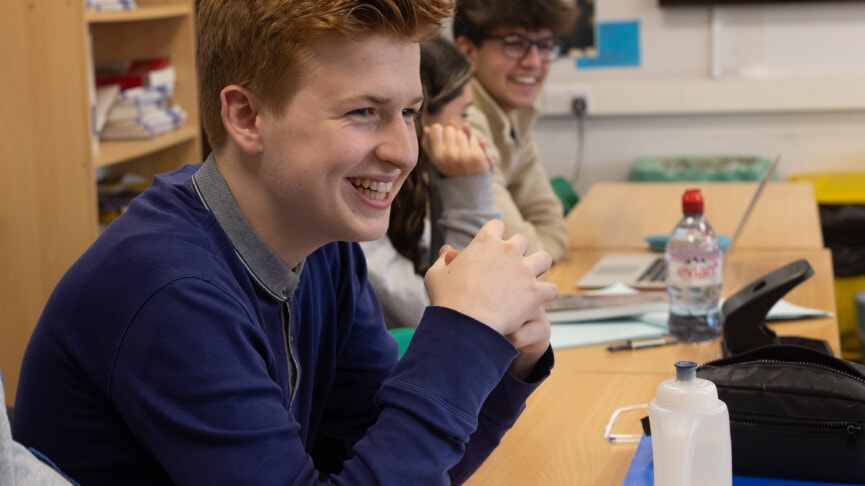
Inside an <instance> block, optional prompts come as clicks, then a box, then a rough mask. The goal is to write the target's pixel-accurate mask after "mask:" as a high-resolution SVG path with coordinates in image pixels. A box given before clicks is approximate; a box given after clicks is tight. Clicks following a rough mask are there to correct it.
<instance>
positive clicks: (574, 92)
mask: <svg viewBox="0 0 865 486" xmlns="http://www.w3.org/2000/svg"><path fill="white" fill-rule="evenodd" d="M589 91H590V88H589V86H586V85H583V84H578V83H566V82H557V83H547V86H546V88H545V89H544V92H545V100H546V103H545V105H544V115H547V116H574V115H575V114H577V112H575V110H574V108H575V107H574V101H575V100H576V99H578V98H580V99H582V100H583V103H582V107H583V112H582V113H581V114H582V115H585V114H587V113H588V111H587V110H588V106H589V102H590V100H589V98H590V92H589Z"/></svg>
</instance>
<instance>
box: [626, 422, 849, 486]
mask: <svg viewBox="0 0 865 486" xmlns="http://www.w3.org/2000/svg"><path fill="white" fill-rule="evenodd" d="M654 483H655V470H654V468H653V465H652V437H650V436H647V435H643V437H642V438H641V439H640V445H638V446H637V451H636V452H635V453H634V458H633V459H632V460H631V466H630V467H629V468H628V473H627V474H626V475H625V481H624V482H623V483H622V486H652V485H654ZM733 486H844V485H843V484H839V483H821V482H814V481H801V480H798V479H778V478H760V477H755V476H741V475H738V474H734V475H733Z"/></svg>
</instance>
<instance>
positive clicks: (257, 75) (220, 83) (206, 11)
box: [196, 0, 453, 149]
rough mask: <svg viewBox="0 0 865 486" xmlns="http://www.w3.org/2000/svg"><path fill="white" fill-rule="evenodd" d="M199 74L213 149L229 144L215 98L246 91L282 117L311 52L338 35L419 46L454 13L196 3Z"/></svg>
mask: <svg viewBox="0 0 865 486" xmlns="http://www.w3.org/2000/svg"><path fill="white" fill-rule="evenodd" d="M197 8H198V20H197V30H198V32H197V50H196V68H197V70H198V81H199V89H198V92H199V104H200V108H201V119H202V124H203V126H204V132H205V134H206V135H207V139H208V142H209V144H210V146H211V147H213V148H214V149H219V148H221V147H222V146H223V145H224V144H225V142H226V138H227V135H226V132H225V128H224V127H223V125H222V117H221V114H220V111H221V103H220V99H219V94H220V92H221V91H222V89H223V88H224V87H226V86H229V85H233V84H236V85H239V86H243V87H244V88H246V89H248V90H249V91H250V92H252V93H253V94H254V95H255V96H256V99H257V101H258V102H259V103H260V104H261V106H262V107H263V108H265V109H269V110H273V111H275V112H276V113H279V112H280V111H281V110H282V109H284V108H285V106H286V105H287V104H288V102H289V101H290V100H291V98H292V96H293V95H294V93H295V91H296V90H297V87H298V85H299V82H300V80H301V79H302V77H303V74H304V66H305V63H306V60H307V59H308V56H309V55H310V54H309V45H310V44H311V43H312V42H314V41H315V40H316V39H318V38H320V37H322V36H326V35H333V34H342V35H344V36H346V37H347V38H350V39H362V38H363V36H365V35H368V34H391V35H394V36H396V37H399V38H402V39H406V40H410V41H413V42H420V41H422V40H424V39H427V38H429V37H431V36H433V35H435V34H436V33H437V32H438V31H440V30H441V28H442V22H443V21H444V20H445V19H446V18H448V17H450V16H451V13H452V12H453V1H452V0H367V1H362V0H199V2H198V6H197Z"/></svg>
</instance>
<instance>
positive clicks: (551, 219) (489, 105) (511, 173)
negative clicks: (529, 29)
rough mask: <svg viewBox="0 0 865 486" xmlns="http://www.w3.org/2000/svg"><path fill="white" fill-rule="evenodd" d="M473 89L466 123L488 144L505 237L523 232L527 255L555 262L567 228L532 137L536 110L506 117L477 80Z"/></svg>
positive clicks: (562, 248)
mask: <svg viewBox="0 0 865 486" xmlns="http://www.w3.org/2000/svg"><path fill="white" fill-rule="evenodd" d="M472 89H473V91H472V95H473V97H474V103H473V105H472V106H471V107H470V108H469V113H468V119H469V123H470V124H471V127H472V130H473V132H474V133H475V134H476V135H477V136H478V137H480V138H483V139H485V140H486V141H487V151H488V152H489V153H490V155H491V156H492V158H493V164H494V166H493V197H494V198H495V203H496V206H498V208H499V210H500V211H501V213H502V220H503V221H504V223H505V237H510V236H512V235H514V234H517V233H519V234H523V235H525V236H526V237H527V238H528V239H529V251H528V252H529V253H532V252H535V251H538V250H546V251H547V252H549V253H550V255H552V257H553V260H558V259H559V258H561V257H562V255H564V254H565V251H566V250H567V247H568V229H567V226H566V225H565V218H564V209H563V207H562V203H561V201H560V200H559V198H558V196H556V193H555V192H554V191H553V188H552V185H551V184H550V178H549V176H548V175H547V172H546V170H544V167H543V166H542V165H541V163H540V161H539V160H538V148H537V144H536V143H535V141H534V138H533V137H532V129H533V128H534V125H535V122H536V121H537V118H538V114H539V111H538V110H537V109H535V108H532V109H519V110H515V111H514V112H513V113H512V114H511V117H510V118H509V117H508V116H507V115H506V114H505V113H504V111H502V110H501V108H499V106H498V104H496V102H495V100H494V99H493V98H492V97H491V96H490V95H489V93H487V91H486V90H485V89H484V88H483V87H482V86H481V85H480V83H479V82H477V80H473V81H472Z"/></svg>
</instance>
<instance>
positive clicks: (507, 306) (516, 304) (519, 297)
mask: <svg viewBox="0 0 865 486" xmlns="http://www.w3.org/2000/svg"><path fill="white" fill-rule="evenodd" d="M503 234H504V224H503V223H502V222H501V221H499V220H492V221H490V222H488V223H486V224H485V225H484V226H483V227H481V229H480V231H479V232H478V234H477V235H476V236H475V238H474V239H473V240H472V241H471V242H470V243H469V245H468V246H467V247H466V248H465V249H464V250H462V251H461V252H457V251H456V250H453V249H452V248H451V247H449V246H445V247H443V248H442V249H441V251H440V252H439V258H438V260H436V262H435V263H434V264H433V266H432V267H430V269H429V270H428V271H427V273H426V276H425V277H424V281H425V283H426V287H427V291H428V292H429V296H430V303H431V304H433V305H438V306H443V307H449V308H451V309H454V310H457V311H459V312H462V313H463V314H466V315H468V316H470V317H473V318H475V319H477V320H478V321H481V322H483V323H484V324H486V325H488V326H490V327H491V328H493V329H495V330H496V331H498V332H499V334H502V335H504V336H508V335H509V334H512V333H517V331H518V330H520V329H521V328H522V327H524V325H528V324H531V323H533V322H536V321H538V320H539V315H538V311H539V309H540V308H541V305H542V304H543V303H544V302H548V301H550V300H552V299H554V298H555V297H556V296H557V295H558V289H557V288H556V286H555V285H554V284H552V283H549V282H545V281H543V280H541V279H540V278H539V276H540V275H543V274H544V273H545V272H547V270H549V268H550V265H551V264H552V258H551V257H550V255H549V254H548V253H547V252H543V251H540V252H537V253H533V254H531V255H526V254H525V253H526V249H527V248H528V240H527V239H526V238H525V237H524V236H522V235H515V236H513V237H511V238H509V239H507V240H503V239H502V235H503ZM541 312H542V311H541ZM541 319H542V320H545V319H546V316H545V315H544V316H543V317H542V318H541ZM531 329H534V327H532V328H531ZM531 329H526V330H525V331H523V332H522V333H517V334H515V335H514V337H512V338H509V339H511V342H515V340H514V338H518V339H517V341H516V342H522V343H524V344H528V343H529V342H534V341H533V340H532V338H530V337H528V335H529V334H530V333H531ZM535 340H536V339H535ZM547 340H549V338H547ZM521 346H523V345H522V344H521ZM531 349H533V348H531ZM544 349H546V348H544Z"/></svg>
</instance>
